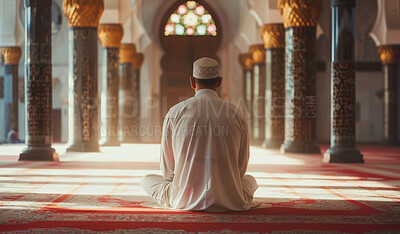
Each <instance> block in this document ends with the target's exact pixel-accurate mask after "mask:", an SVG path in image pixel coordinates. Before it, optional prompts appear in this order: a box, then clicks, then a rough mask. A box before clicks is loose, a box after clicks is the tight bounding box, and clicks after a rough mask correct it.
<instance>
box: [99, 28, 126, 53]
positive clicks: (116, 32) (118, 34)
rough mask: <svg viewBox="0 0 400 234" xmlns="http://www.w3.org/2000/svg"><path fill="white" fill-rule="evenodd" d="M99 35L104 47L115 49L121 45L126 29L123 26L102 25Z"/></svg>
mask: <svg viewBox="0 0 400 234" xmlns="http://www.w3.org/2000/svg"><path fill="white" fill-rule="evenodd" d="M98 33H99V39H100V43H101V46H102V47H105V48H112V47H114V48H115V47H119V46H120V45H121V40H122V36H123V35H124V29H123V28H122V25H121V24H100V25H99V28H98Z"/></svg>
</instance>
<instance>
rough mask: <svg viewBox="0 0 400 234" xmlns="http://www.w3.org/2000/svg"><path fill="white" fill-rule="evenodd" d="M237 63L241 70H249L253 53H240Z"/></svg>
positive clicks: (251, 65) (251, 66)
mask: <svg viewBox="0 0 400 234" xmlns="http://www.w3.org/2000/svg"><path fill="white" fill-rule="evenodd" d="M239 63H240V65H241V66H242V69H243V70H251V69H252V68H253V55H252V54H251V53H245V54H240V55H239Z"/></svg>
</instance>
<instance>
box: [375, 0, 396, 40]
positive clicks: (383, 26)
mask: <svg viewBox="0 0 400 234" xmlns="http://www.w3.org/2000/svg"><path fill="white" fill-rule="evenodd" d="M370 36H371V37H372V39H373V40H374V42H375V44H376V45H377V46H380V45H387V44H399V43H400V1H399V0H378V16H377V19H376V21H375V24H374V27H373V28H372V31H371V32H370Z"/></svg>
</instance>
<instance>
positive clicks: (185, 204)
mask: <svg viewBox="0 0 400 234" xmlns="http://www.w3.org/2000/svg"><path fill="white" fill-rule="evenodd" d="M163 133H164V136H163V140H162V146H161V148H162V155H161V170H162V171H163V173H164V179H169V180H172V184H171V185H170V186H171V187H170V194H169V203H170V206H171V207H173V208H177V209H185V210H205V209H207V210H211V211H223V210H244V209H248V208H250V206H251V201H252V195H253V192H254V191H251V190H252V189H251V188H248V189H247V188H246V186H243V181H242V177H243V176H244V174H245V172H246V169H247V164H248V159H249V145H248V144H249V143H248V130H247V124H246V120H245V118H244V116H243V114H242V113H241V112H240V111H238V110H237V107H235V106H233V105H231V104H229V103H228V102H226V101H224V100H223V99H221V98H219V97H218V95H217V93H216V92H215V91H213V90H211V89H202V90H199V91H198V92H197V93H196V96H195V97H193V98H190V99H188V100H186V101H184V102H181V103H179V104H177V105H175V106H174V107H172V108H171V109H170V111H169V112H168V114H167V116H166V119H165V121H164V132H163ZM247 187H248V186H247ZM247 190H248V191H247Z"/></svg>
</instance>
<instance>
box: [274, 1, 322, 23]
mask: <svg viewBox="0 0 400 234" xmlns="http://www.w3.org/2000/svg"><path fill="white" fill-rule="evenodd" d="M278 8H279V12H280V13H281V15H282V18H283V22H284V25H285V28H290V27H315V26H317V24H318V18H319V15H320V12H321V10H322V2H321V0H279V2H278Z"/></svg>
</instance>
